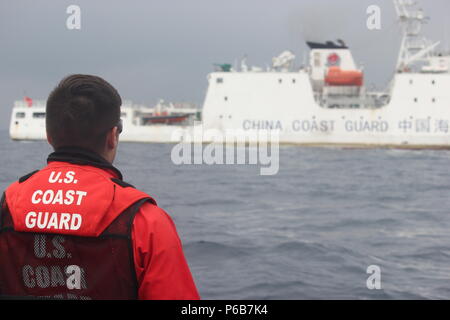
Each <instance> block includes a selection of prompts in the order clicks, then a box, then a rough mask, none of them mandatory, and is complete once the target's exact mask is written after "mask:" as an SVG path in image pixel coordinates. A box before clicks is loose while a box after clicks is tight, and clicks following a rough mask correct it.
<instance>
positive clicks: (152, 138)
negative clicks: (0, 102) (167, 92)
mask: <svg viewBox="0 0 450 320" xmlns="http://www.w3.org/2000/svg"><path fill="white" fill-rule="evenodd" d="M45 109H46V102H45V101H33V100H32V99H30V98H28V97H26V98H25V99H24V100H23V101H16V102H15V104H14V108H13V114H12V116H11V123H10V128H9V132H10V137H11V139H13V140H45V139H47V136H46V131H45ZM200 117H201V112H200V110H199V109H198V108H197V107H196V106H195V105H193V104H189V103H177V104H174V103H165V102H164V101H163V100H160V101H159V102H158V104H157V105H156V106H155V107H151V108H150V107H147V106H144V105H137V104H133V103H132V102H131V101H125V102H124V103H123V105H122V107H121V119H122V122H123V128H124V131H123V133H122V134H121V136H120V139H121V140H122V141H128V142H160V143H170V142H172V140H171V137H172V133H173V132H174V130H180V129H186V128H191V127H192V126H193V124H194V122H195V121H199V120H200Z"/></svg>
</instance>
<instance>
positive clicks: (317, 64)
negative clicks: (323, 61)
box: [314, 52, 320, 68]
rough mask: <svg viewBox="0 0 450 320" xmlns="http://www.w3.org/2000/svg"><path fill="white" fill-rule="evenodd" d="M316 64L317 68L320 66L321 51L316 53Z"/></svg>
mask: <svg viewBox="0 0 450 320" xmlns="http://www.w3.org/2000/svg"><path fill="white" fill-rule="evenodd" d="M314 66H315V67H316V68H319V67H320V52H316V53H314Z"/></svg>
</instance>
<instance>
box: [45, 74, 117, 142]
mask: <svg viewBox="0 0 450 320" xmlns="http://www.w3.org/2000/svg"><path fill="white" fill-rule="evenodd" d="M121 105H122V99H121V97H120V95H119V93H118V92H117V90H116V89H115V88H114V87H113V86H112V85H111V84H109V83H108V82H106V81H105V80H103V79H102V78H100V77H97V76H91V75H82V74H75V75H71V76H68V77H66V78H64V79H63V80H62V81H61V82H60V83H59V84H58V86H57V87H56V88H55V89H54V90H53V91H52V92H51V93H50V96H49V97H48V99H47V110H46V126H47V134H48V135H49V136H50V138H51V140H52V145H53V147H54V148H60V147H69V146H77V147H83V148H87V149H91V150H93V151H101V148H102V147H103V146H104V145H105V143H106V135H107V133H108V131H109V130H110V129H112V128H113V127H114V126H116V125H117V124H118V123H119V121H120V106H121Z"/></svg>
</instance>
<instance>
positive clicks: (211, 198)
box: [0, 131, 450, 299]
mask: <svg viewBox="0 0 450 320" xmlns="http://www.w3.org/2000/svg"><path fill="white" fill-rule="evenodd" d="M171 149H172V145H164V144H137V143H123V144H122V145H121V146H120V149H119V155H118V159H117V161H116V163H115V165H116V166H117V167H118V168H119V169H121V171H122V173H123V174H124V177H125V180H126V181H128V182H130V183H132V184H134V185H135V186H137V187H138V188H140V189H142V190H144V191H146V192H148V193H149V194H151V195H153V196H154V197H155V198H156V199H157V201H158V203H159V205H160V206H161V207H163V208H164V209H165V210H166V211H167V212H168V213H169V214H170V215H171V216H172V217H173V219H174V221H175V223H176V225H177V228H178V232H179V234H180V237H181V239H182V242H183V244H184V249H185V253H186V257H187V259H188V262H189V265H190V267H191V270H192V273H193V275H194V278H195V281H196V283H197V286H198V288H199V291H200V294H201V296H202V298H204V299H449V298H450V178H449V168H450V152H448V151H399V150H358V149H339V148H301V147H295V146H286V147H281V149H280V171H279V173H278V175H275V176H260V175H259V168H258V167H257V166H245V165H235V166H207V165H191V166H189V165H184V166H176V165H174V164H173V163H172V162H171V159H170V152H171ZM0 150H1V151H0V160H1V166H0V188H1V189H5V188H6V187H7V186H8V185H9V183H11V182H13V181H15V180H16V179H17V178H18V177H20V176H22V175H24V174H26V173H28V172H30V171H32V170H35V169H39V168H41V167H43V166H44V165H45V159H46V156H47V154H48V153H49V152H50V151H51V149H50V148H49V146H48V145H47V144H46V143H45V142H12V141H10V140H9V138H8V134H7V132H6V131H0ZM370 265H377V266H379V267H380V269H381V290H369V289H368V288H367V286H366V280H367V278H368V277H369V276H370V275H369V274H367V268H368V266H370Z"/></svg>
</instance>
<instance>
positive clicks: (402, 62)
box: [394, 0, 440, 72]
mask: <svg viewBox="0 0 450 320" xmlns="http://www.w3.org/2000/svg"><path fill="white" fill-rule="evenodd" d="M394 5H395V9H396V11H397V16H398V18H399V22H400V26H401V28H402V33H403V38H402V43H401V47H400V53H399V57H398V62H397V72H407V71H411V69H412V67H413V66H414V64H416V63H418V62H425V61H427V60H428V58H429V57H430V55H431V53H432V52H433V50H434V49H435V48H436V47H437V46H438V45H439V44H440V42H436V43H433V42H431V41H429V40H428V39H427V38H425V37H424V36H423V35H422V26H423V25H424V24H425V23H426V21H427V20H428V18H427V17H425V15H424V13H423V10H422V9H417V7H416V6H417V2H416V1H414V0H394Z"/></svg>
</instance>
